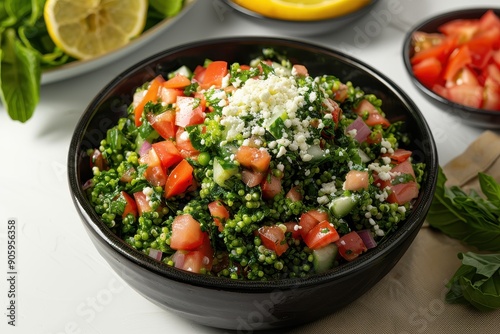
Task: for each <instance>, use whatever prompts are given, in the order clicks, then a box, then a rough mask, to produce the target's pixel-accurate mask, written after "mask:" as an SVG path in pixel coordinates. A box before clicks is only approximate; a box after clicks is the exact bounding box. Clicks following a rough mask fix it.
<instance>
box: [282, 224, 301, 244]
mask: <svg viewBox="0 0 500 334" xmlns="http://www.w3.org/2000/svg"><path fill="white" fill-rule="evenodd" d="M285 226H286V233H290V236H291V237H292V238H293V239H297V240H298V239H300V238H301V235H300V225H299V223H297V222H286V223H285Z"/></svg>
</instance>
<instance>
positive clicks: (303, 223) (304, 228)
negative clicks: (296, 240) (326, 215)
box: [299, 212, 319, 239]
mask: <svg viewBox="0 0 500 334" xmlns="http://www.w3.org/2000/svg"><path fill="white" fill-rule="evenodd" d="M318 224H319V220H317V219H316V218H314V217H313V216H312V215H310V214H309V213H307V212H304V213H302V214H301V215H300V219H299V226H300V230H299V231H300V235H301V236H302V239H304V238H305V237H307V234H308V233H309V232H310V231H311V230H312V229H313V228H314V226H316V225H318Z"/></svg>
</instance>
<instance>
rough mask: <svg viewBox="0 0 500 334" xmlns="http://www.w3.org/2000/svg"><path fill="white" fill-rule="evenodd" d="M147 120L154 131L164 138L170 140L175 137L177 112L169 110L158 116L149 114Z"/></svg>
mask: <svg viewBox="0 0 500 334" xmlns="http://www.w3.org/2000/svg"><path fill="white" fill-rule="evenodd" d="M147 118H148V122H149V123H150V124H151V126H152V127H153V129H155V130H156V132H158V134H159V135H160V136H161V137H162V138H164V139H170V138H174V137H175V132H176V131H177V126H176V125H175V110H167V111H165V112H163V113H161V114H158V115H153V114H152V113H149V114H148V115H147Z"/></svg>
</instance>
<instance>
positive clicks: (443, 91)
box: [432, 85, 449, 99]
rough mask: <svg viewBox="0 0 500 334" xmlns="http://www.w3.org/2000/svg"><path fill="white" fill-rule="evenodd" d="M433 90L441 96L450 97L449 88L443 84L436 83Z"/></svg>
mask: <svg viewBox="0 0 500 334" xmlns="http://www.w3.org/2000/svg"><path fill="white" fill-rule="evenodd" d="M432 90H433V91H434V93H436V94H438V95H439V96H442V97H444V98H446V99H449V96H448V95H449V94H448V88H446V87H444V86H442V85H434V86H433V87H432Z"/></svg>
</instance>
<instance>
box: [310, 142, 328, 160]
mask: <svg viewBox="0 0 500 334" xmlns="http://www.w3.org/2000/svg"><path fill="white" fill-rule="evenodd" d="M307 154H310V155H311V156H312V159H311V160H312V161H315V160H319V159H321V158H323V157H324V156H325V151H323V149H322V148H321V147H320V146H319V145H311V146H310V147H309V148H308V149H307Z"/></svg>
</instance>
